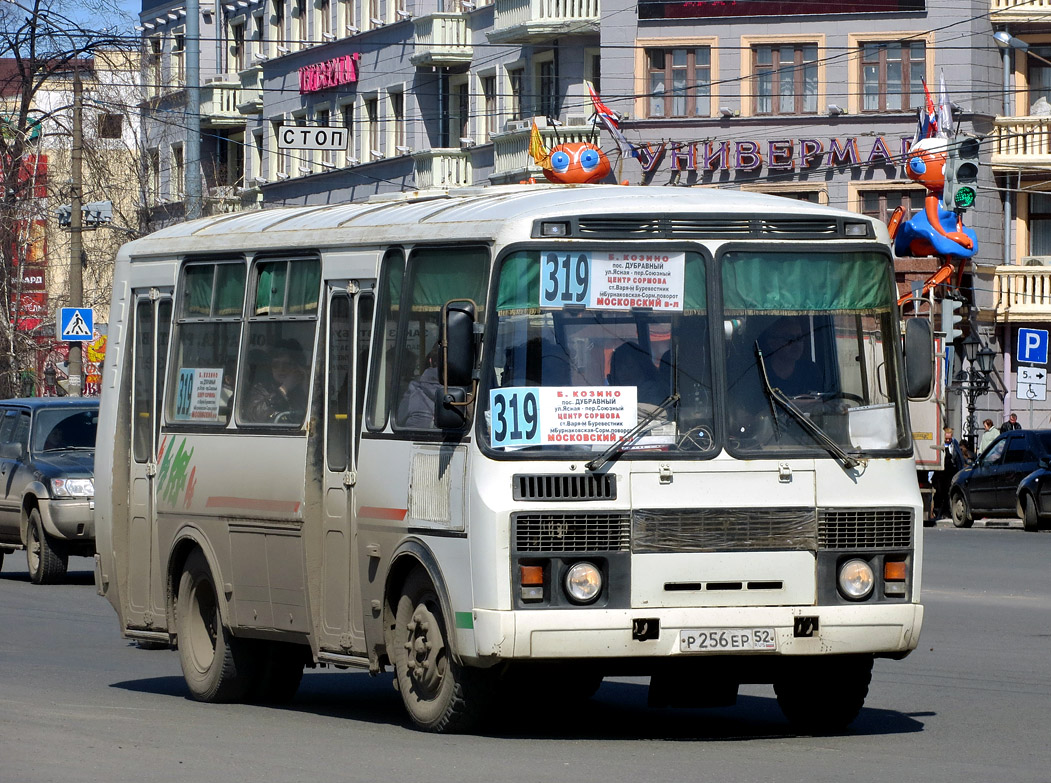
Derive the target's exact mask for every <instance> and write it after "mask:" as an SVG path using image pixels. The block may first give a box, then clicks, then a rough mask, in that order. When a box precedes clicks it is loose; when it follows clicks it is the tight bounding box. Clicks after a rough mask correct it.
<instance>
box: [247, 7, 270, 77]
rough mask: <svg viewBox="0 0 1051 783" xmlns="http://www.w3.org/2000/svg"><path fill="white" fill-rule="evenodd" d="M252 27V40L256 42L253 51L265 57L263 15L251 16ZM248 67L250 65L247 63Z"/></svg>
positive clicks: (264, 24)
mask: <svg viewBox="0 0 1051 783" xmlns="http://www.w3.org/2000/svg"><path fill="white" fill-rule="evenodd" d="M252 25H253V27H254V30H253V31H252V38H253V39H255V41H256V45H255V50H256V52H257V53H259V54H260V55H266V22H265V21H264V20H263V15H262V14H256V15H255V16H253V17H252ZM248 65H249V66H251V65H252V63H251V62H249V63H248Z"/></svg>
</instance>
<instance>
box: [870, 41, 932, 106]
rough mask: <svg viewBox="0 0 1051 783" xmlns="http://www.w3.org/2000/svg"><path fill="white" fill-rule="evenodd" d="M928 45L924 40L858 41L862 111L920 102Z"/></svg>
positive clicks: (920, 104)
mask: <svg viewBox="0 0 1051 783" xmlns="http://www.w3.org/2000/svg"><path fill="white" fill-rule="evenodd" d="M926 69H927V45H926V43H924V42H923V41H908V42H905V43H902V42H901V41H897V42H887V43H880V42H871V43H863V44H862V45H861V83H862V96H863V97H862V107H861V109H862V111H905V110H909V109H916V108H918V107H921V106H923V104H924V95H923V76H924V73H926Z"/></svg>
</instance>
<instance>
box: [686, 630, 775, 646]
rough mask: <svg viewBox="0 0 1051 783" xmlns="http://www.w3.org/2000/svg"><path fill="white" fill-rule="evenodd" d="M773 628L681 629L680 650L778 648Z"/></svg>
mask: <svg viewBox="0 0 1051 783" xmlns="http://www.w3.org/2000/svg"><path fill="white" fill-rule="evenodd" d="M776 649H777V636H776V635H775V634H774V629H773V628H706V629H704V630H703V631H700V630H686V631H679V652H740V651H742V650H776Z"/></svg>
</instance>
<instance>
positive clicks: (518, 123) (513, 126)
mask: <svg viewBox="0 0 1051 783" xmlns="http://www.w3.org/2000/svg"><path fill="white" fill-rule="evenodd" d="M532 125H533V122H532V120H508V121H507V122H506V123H504V130H505V131H506V132H507V133H514V132H515V131H524V130H529V129H530V128H531V127H532ZM537 127H539V124H538V125H537Z"/></svg>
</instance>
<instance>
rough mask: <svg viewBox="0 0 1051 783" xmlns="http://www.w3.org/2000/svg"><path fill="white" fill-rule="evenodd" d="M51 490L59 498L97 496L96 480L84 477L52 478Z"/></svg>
mask: <svg viewBox="0 0 1051 783" xmlns="http://www.w3.org/2000/svg"><path fill="white" fill-rule="evenodd" d="M51 492H52V493H53V494H54V495H55V497H57V498H91V497H95V482H94V481H92V480H91V479H89V478H83V479H60V478H56V479H51Z"/></svg>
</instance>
